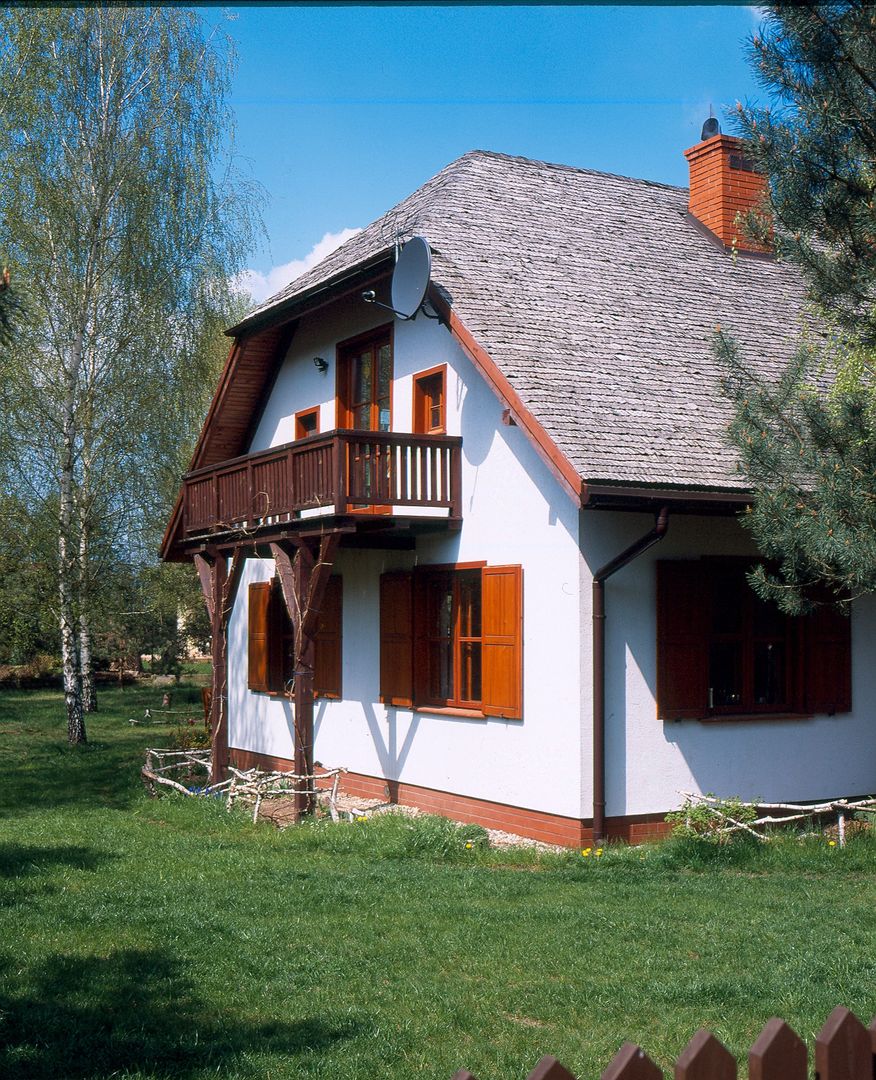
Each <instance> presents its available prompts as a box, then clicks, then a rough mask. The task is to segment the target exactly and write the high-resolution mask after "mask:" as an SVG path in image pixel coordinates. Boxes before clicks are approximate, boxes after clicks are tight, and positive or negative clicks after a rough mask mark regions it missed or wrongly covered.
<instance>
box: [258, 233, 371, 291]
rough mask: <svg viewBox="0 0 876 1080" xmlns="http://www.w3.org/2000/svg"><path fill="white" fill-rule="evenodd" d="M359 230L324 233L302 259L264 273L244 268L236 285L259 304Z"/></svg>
mask: <svg viewBox="0 0 876 1080" xmlns="http://www.w3.org/2000/svg"><path fill="white" fill-rule="evenodd" d="M361 231H362V230H361V229H341V231H340V232H336V233H326V234H325V236H323V238H322V240H320V241H318V242H317V243H316V244H314V245H313V247H312V248H311V249H310V251H308V253H307V254H306V255H305V256H304V258H303V259H293V260H292V261H291V262H287V263H283V265H282V266H274V267H273V268H272V269H270V270H269V271H268V272H267V273H266V274H262V273H260V272H259V271H258V270H244V271H243V272H242V273H241V274H239V275H238V277H237V285H238V286H239V287H240V288H241V289H243V290H244V291H245V292H248V293H249V295H250V296H251V297H252V300H253V303H254V304H260V303H261V302H262V301H263V300H267V298H268V297H269V296H273V295H274V293H276V292H279V291H280V289H284V288H285V287H286V286H287V285H288V284H289V282H290V281H294V280H295V278H297V277H300V276H301V275H302V274H303V273H305V271H307V270H309V269H310V268H311V267H312V266H316V264H317V263H318V262H321V261H322V260H323V259H324V258H325V257H326V255H331V253H332V252H333V251H334V250H335V248H339V247H340V246H341V244H343V243H345V242H346V241H347V240H349V239H350V237H351V236H355V235H356V233H359V232H361Z"/></svg>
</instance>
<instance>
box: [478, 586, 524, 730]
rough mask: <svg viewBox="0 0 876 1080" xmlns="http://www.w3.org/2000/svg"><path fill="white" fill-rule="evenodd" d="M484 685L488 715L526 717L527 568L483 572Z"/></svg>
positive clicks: (485, 705)
mask: <svg viewBox="0 0 876 1080" xmlns="http://www.w3.org/2000/svg"><path fill="white" fill-rule="evenodd" d="M481 633H482V640H483V644H482V653H481V657H482V659H481V665H482V673H481V682H482V688H483V689H482V692H483V706H482V708H483V711H484V713H485V714H486V715H487V716H504V717H507V718H509V719H520V718H521V717H522V716H523V567H521V566H485V567H484V569H483V570H482V571H481Z"/></svg>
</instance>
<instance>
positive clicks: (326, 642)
mask: <svg viewBox="0 0 876 1080" xmlns="http://www.w3.org/2000/svg"><path fill="white" fill-rule="evenodd" d="M342 621H343V578H341V577H339V576H338V575H333V576H332V577H330V578H329V579H328V584H327V585H326V588H325V593H324V594H323V599H322V610H321V611H320V613H319V619H318V621H317V624H316V642H315V650H314V651H315V654H316V655H315V659H314V667H313V692H314V694H315V695H318V696H319V697H328V698H339V697H340V696H341V626H342Z"/></svg>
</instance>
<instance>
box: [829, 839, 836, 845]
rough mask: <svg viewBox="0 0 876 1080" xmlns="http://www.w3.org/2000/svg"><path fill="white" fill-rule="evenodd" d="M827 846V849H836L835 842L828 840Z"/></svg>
mask: <svg viewBox="0 0 876 1080" xmlns="http://www.w3.org/2000/svg"><path fill="white" fill-rule="evenodd" d="M827 846H828V847H836V840H828V842H827Z"/></svg>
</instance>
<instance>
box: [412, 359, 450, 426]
mask: <svg viewBox="0 0 876 1080" xmlns="http://www.w3.org/2000/svg"><path fill="white" fill-rule="evenodd" d="M433 379H438V380H440V387H441V390H440V398H439V404H438V409H439V413H440V423H439V424H438V425H437V427H436V426H432V425H431V424H430V423H429V420H430V416H429V412H430V402H429V396H428V395H427V393H426V388H425V384H426V383H428V382H430V381H432V380H433ZM411 431H412V433H413V434H414V435H446V434H447V365H446V364H438V365H437V366H436V367H432V368H428V370H426V371H418V372H417V373H416V374H415V375H414V390H413V402H412V405H411Z"/></svg>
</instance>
